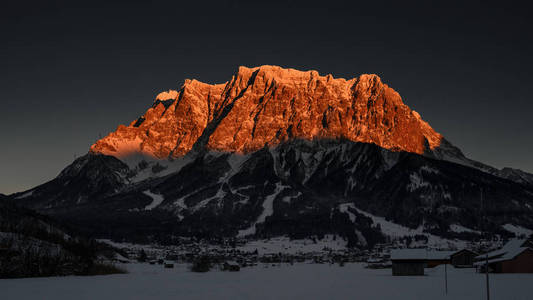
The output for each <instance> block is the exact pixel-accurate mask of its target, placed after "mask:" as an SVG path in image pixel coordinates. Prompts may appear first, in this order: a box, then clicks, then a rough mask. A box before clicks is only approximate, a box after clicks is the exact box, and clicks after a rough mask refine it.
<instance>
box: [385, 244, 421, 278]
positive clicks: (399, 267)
mask: <svg viewBox="0 0 533 300" xmlns="http://www.w3.org/2000/svg"><path fill="white" fill-rule="evenodd" d="M391 262H392V275H394V276H421V275H424V268H425V266H426V249H393V250H391Z"/></svg>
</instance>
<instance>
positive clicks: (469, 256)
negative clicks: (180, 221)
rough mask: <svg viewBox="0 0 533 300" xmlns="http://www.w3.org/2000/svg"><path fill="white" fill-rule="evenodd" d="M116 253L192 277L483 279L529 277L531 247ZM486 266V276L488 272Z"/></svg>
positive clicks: (199, 246) (175, 248)
mask: <svg viewBox="0 0 533 300" xmlns="http://www.w3.org/2000/svg"><path fill="white" fill-rule="evenodd" d="M107 242H108V243H110V244H112V245H113V246H114V247H115V248H117V249H119V253H120V254H117V255H116V256H115V258H114V260H113V261H114V262H115V263H123V264H127V263H132V262H139V263H147V264H153V265H156V264H158V265H161V266H162V267H164V268H173V267H174V265H175V264H187V265H189V266H190V267H189V269H190V270H191V271H193V272H207V271H210V270H214V269H219V270H222V271H239V270H240V269H241V268H246V267H252V266H263V267H265V268H268V267H275V266H279V265H282V264H283V265H293V264H296V263H308V264H330V265H338V266H340V267H342V266H344V265H345V264H347V263H360V264H364V266H365V268H368V269H391V275H394V276H423V275H425V270H426V269H430V268H435V267H437V266H439V265H445V266H446V265H449V266H451V267H454V268H474V269H475V270H476V271H477V272H480V273H486V272H487V271H488V272H489V273H533V241H532V240H531V239H511V240H508V241H505V242H504V241H500V240H498V241H492V240H490V241H489V240H485V241H480V242H477V243H469V244H467V246H468V247H465V248H460V249H430V248H427V247H426V248H424V247H418V248H399V247H398V245H397V244H393V243H388V244H377V245H375V247H373V249H371V250H359V249H351V248H335V247H331V248H330V247H328V246H324V247H323V248H321V249H316V247H315V248H314V249H299V250H296V251H294V250H293V251H290V250H289V248H287V247H285V248H284V249H276V250H279V251H273V250H271V251H268V250H265V249H266V248H261V247H259V249H258V248H255V249H251V248H250V247H244V245H245V242H246V241H245V240H237V241H235V240H229V241H225V242H224V243H222V244H220V245H212V244H210V243H207V242H203V241H193V240H188V239H183V240H182V241H181V243H180V244H179V245H172V246H160V245H150V246H147V245H134V244H118V243H112V242H110V241H107ZM487 265H488V270H487Z"/></svg>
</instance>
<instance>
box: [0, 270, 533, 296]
mask: <svg viewBox="0 0 533 300" xmlns="http://www.w3.org/2000/svg"><path fill="white" fill-rule="evenodd" d="M127 269H128V270H129V271H130V273H129V274H123V275H108V276H94V277H75V276H72V277H52V278H29V279H4V280H0V299H2V300H7V299H17V300H19V299H76V300H81V299H302V300H303V299H485V290H484V288H485V277H484V275H481V274H477V273H475V272H474V270H472V269H453V268H451V267H449V268H448V287H449V293H448V295H447V296H446V295H445V294H444V268H441V267H437V268H434V269H426V274H427V275H426V276H423V277H393V276H391V270H390V269H384V270H370V269H364V268H363V265H362V264H347V265H345V266H344V267H339V266H338V265H331V266H330V265H328V264H295V265H293V266H290V265H281V266H274V267H273V266H269V267H267V268H265V267H264V266H263V265H259V266H256V267H251V268H243V269H241V271H240V272H234V273H230V272H222V271H212V272H209V273H191V272H189V271H188V270H187V266H186V265H177V266H176V268H174V269H163V268H162V267H161V266H160V265H148V264H129V265H127ZM490 279H491V299H509V300H512V299H533V298H532V297H533V296H532V295H533V274H491V278H490Z"/></svg>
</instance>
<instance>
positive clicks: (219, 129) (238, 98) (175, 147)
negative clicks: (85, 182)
mask: <svg viewBox="0 0 533 300" xmlns="http://www.w3.org/2000/svg"><path fill="white" fill-rule="evenodd" d="M295 138H299V139H309V140H311V139H315V138H342V139H347V140H350V141H354V142H365V143H373V144H376V145H378V146H380V147H382V148H386V149H390V150H395V151H407V152H412V153H418V154H423V153H426V152H431V151H432V150H434V149H436V148H437V147H439V146H440V145H441V143H442V141H443V137H442V136H441V135H440V134H439V133H437V132H435V130H433V128H431V127H430V126H429V125H428V124H427V123H426V122H425V121H423V120H422V119H421V118H420V115H419V114H418V113H417V112H415V111H413V110H411V109H410V108H409V107H408V106H407V105H405V104H404V103H403V102H402V99H401V97H400V95H399V94H398V93H397V92H396V91H394V90H393V89H392V88H390V87H389V86H387V85H386V84H384V83H383V82H382V81H381V79H380V78H379V77H378V76H377V75H366V74H365V75H361V76H359V77H356V78H353V79H350V80H345V79H342V78H333V77H332V76H331V75H327V76H320V75H319V74H318V72H316V71H307V72H302V71H298V70H294V69H284V68H281V67H277V66H261V67H256V68H246V67H240V68H239V70H238V72H237V74H235V75H234V76H233V77H232V78H231V80H230V81H228V82H226V83H223V84H216V85H210V84H206V83H202V82H199V81H196V80H186V81H185V83H184V84H183V86H182V87H181V89H180V90H179V91H172V90H171V91H168V92H162V93H160V94H159V95H158V96H157V98H156V100H155V102H154V103H153V105H152V107H151V108H150V109H148V111H146V113H145V114H144V115H143V116H142V117H140V118H139V119H137V120H135V121H133V122H132V123H131V124H130V125H129V126H123V125H121V126H119V127H118V128H117V130H116V131H115V132H112V133H110V134H109V135H108V136H106V137H105V138H103V139H101V140H99V141H97V142H96V143H95V144H94V145H93V146H92V147H91V152H93V153H101V154H106V155H112V156H115V157H117V158H124V157H127V156H128V155H132V154H135V153H142V154H144V155H146V156H148V157H153V158H160V159H161V158H167V157H172V158H177V157H181V156H183V155H185V154H186V153H188V152H189V151H191V150H192V149H199V150H200V149H205V150H215V151H223V152H237V153H243V154H246V153H250V152H254V151H257V150H259V149H261V148H263V147H264V146H265V145H269V146H275V145H278V144H280V143H283V142H286V141H288V140H291V139H295Z"/></svg>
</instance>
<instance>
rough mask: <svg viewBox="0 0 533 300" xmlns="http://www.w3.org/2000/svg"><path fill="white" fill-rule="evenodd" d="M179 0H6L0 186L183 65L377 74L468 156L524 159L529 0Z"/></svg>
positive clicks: (192, 71)
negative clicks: (524, 0)
mask: <svg viewBox="0 0 533 300" xmlns="http://www.w3.org/2000/svg"><path fill="white" fill-rule="evenodd" d="M188 2H190V3H189V4H183V3H180V1H175V2H172V3H173V4H168V3H156V2H151V3H135V2H134V1H123V2H112V1H105V2H99V1H68V2H66V1H65V2H63V1H56V2H47V1H36V2H32V1H2V4H0V34H1V36H0V38H1V43H2V44H1V47H0V63H1V65H0V76H1V78H0V80H1V81H0V82H1V89H0V99H1V101H0V111H1V115H0V140H1V147H0V149H1V150H0V151H1V155H0V192H2V193H11V192H15V191H20V190H24V189H27V188H30V187H33V186H35V185H37V184H40V183H43V182H44V181H46V180H49V179H52V178H53V177H55V176H56V175H57V174H58V173H59V172H60V170H61V169H62V168H64V167H65V166H66V165H68V164H69V163H71V162H72V160H73V159H74V156H75V155H78V156H80V155H83V154H85V153H86V152H87V151H88V149H89V147H90V145H91V144H92V143H93V142H94V141H95V140H96V139H97V138H98V136H99V134H102V135H106V134H107V133H108V132H109V131H112V130H114V129H115V128H116V126H117V125H118V124H121V123H126V124H127V123H129V122H130V121H131V120H133V119H135V118H137V117H138V116H139V115H141V114H142V113H143V112H144V111H145V110H146V109H147V108H148V107H149V106H150V105H151V103H152V101H153V98H154V97H155V95H156V94H157V93H158V92H160V91H162V90H167V89H171V88H172V89H176V88H178V87H179V86H180V85H181V84H182V82H183V80H184V79H185V78H196V79H198V80H200V81H204V82H208V83H220V82H225V81H227V80H229V79H230V78H231V75H232V74H233V73H234V72H235V71H236V70H237V68H238V66H239V65H245V66H250V67H252V66H258V65H263V64H273V65H280V66H284V67H292V68H296V69H302V70H308V69H314V70H318V71H319V72H320V73H321V74H327V73H331V74H333V75H334V77H344V78H352V77H355V76H357V75H359V74H362V73H375V74H378V75H379V76H381V78H382V79H383V81H384V82H386V83H387V84H389V85H390V86H391V87H393V88H394V89H396V90H397V91H398V92H399V93H400V94H401V95H402V98H403V99H404V102H405V103H406V104H407V105H409V106H410V107H411V108H412V109H414V110H416V111H418V112H419V113H420V114H421V115H422V117H423V118H424V119H425V120H426V121H428V122H429V123H430V124H431V125H432V126H433V128H435V129H436V130H437V131H439V132H441V133H442V134H444V136H445V137H446V138H447V139H448V140H450V141H451V142H452V143H454V144H455V145H457V146H458V147H460V148H461V149H462V150H463V151H464V152H465V154H466V155H467V156H469V157H471V158H473V159H476V160H479V161H482V162H485V163H488V164H491V165H494V166H496V167H503V166H511V167H516V168H521V169H523V170H526V171H529V172H533V156H532V153H533V138H532V137H533V136H532V133H531V131H532V129H533V125H532V123H531V119H532V118H531V114H532V112H533V102H532V99H531V98H530V95H531V94H532V92H531V89H532V88H531V87H532V84H531V82H532V79H533V71H532V69H533V58H532V55H531V53H533V49H532V48H533V39H532V32H533V31H532V29H533V28H532V27H533V26H532V23H533V21H532V18H531V16H530V10H529V9H528V7H526V6H521V5H519V4H517V3H514V2H509V1H503V2H504V3H503V4H502V3H499V4H498V5H489V4H486V3H484V4H482V3H476V2H474V1H464V2H468V4H464V3H462V2H457V3H453V2H450V1H446V2H443V3H446V4H442V5H436V4H434V3H431V2H432V1H423V2H409V1H394V2H392V3H386V2H384V1H365V2H364V3H365V4H360V3H357V2H356V1H346V2H340V1H321V2H312V1H287V2H283V1H264V2H259V1H258V2H253V3H251V2H252V1H217V2H213V3H210V2H204V1H188ZM368 2H377V3H376V4H368Z"/></svg>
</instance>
